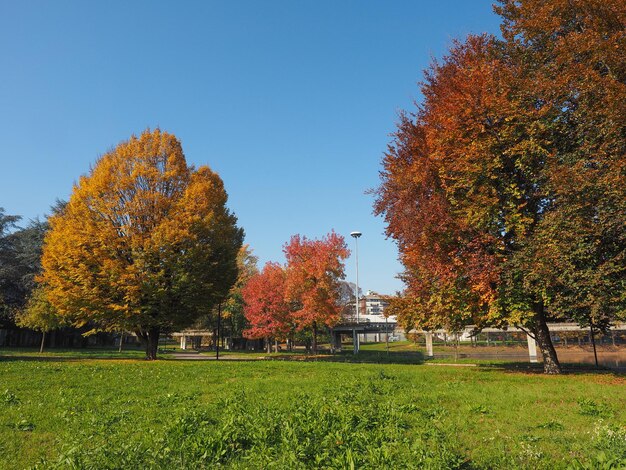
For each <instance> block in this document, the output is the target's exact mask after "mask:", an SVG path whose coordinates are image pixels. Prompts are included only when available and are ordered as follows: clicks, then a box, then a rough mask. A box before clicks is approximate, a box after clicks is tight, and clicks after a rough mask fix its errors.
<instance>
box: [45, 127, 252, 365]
mask: <svg viewBox="0 0 626 470" xmlns="http://www.w3.org/2000/svg"><path fill="white" fill-rule="evenodd" d="M226 202H227V195H226V191H225V190H224V185H223V183H222V180H221V179H220V177H219V176H218V175H217V174H216V173H214V172H213V171H211V170H210V169H209V168H208V167H206V166H202V167H200V168H198V169H195V168H194V167H192V166H189V165H187V163H186V161H185V156H184V154H183V151H182V147H181V144H180V142H179V141H178V140H177V139H176V137H175V136H173V135H171V134H168V133H166V132H161V131H160V130H158V129H157V130H155V131H152V132H151V131H149V130H147V131H145V132H144V133H142V134H141V136H139V137H135V136H133V137H131V138H130V140H128V141H126V142H122V143H121V144H119V145H118V146H117V147H116V148H115V149H114V150H112V151H110V152H108V153H106V154H105V155H103V156H102V157H100V158H99V159H98V161H97V162H96V164H95V166H94V167H93V168H92V170H91V171H90V173H89V175H86V176H82V177H81V178H80V180H79V182H78V183H77V184H76V185H75V187H74V190H73V193H72V195H71V198H70V200H69V202H68V204H67V206H66V207H65V208H64V209H63V211H61V212H60V213H58V214H56V215H54V216H53V217H51V218H50V226H51V229H50V231H49V232H48V234H47V236H46V239H45V243H44V251H43V257H42V265H43V275H42V279H41V280H42V281H43V282H44V283H45V285H46V288H47V290H46V292H47V297H48V300H49V302H50V303H51V304H52V306H53V307H54V308H55V309H56V311H57V312H58V313H59V314H61V315H64V316H66V317H70V318H71V319H72V320H73V321H74V322H75V323H87V322H90V323H93V324H95V325H97V326H98V327H99V328H102V329H122V330H132V331H135V332H136V334H137V335H138V336H139V338H141V339H142V340H143V341H145V344H146V357H147V358H148V359H155V358H156V354H157V346H158V339H159V336H160V334H161V333H162V332H168V331H172V330H176V329H180V328H184V327H186V326H188V325H190V324H191V323H192V322H193V321H194V320H195V319H197V318H198V317H199V316H200V315H203V314H206V313H209V312H210V311H211V309H212V307H213V306H214V305H216V304H217V303H218V302H219V301H221V300H223V299H224V298H225V297H226V295H227V294H228V291H229V289H230V288H231V286H232V285H233V283H234V281H235V279H236V277H237V264H236V257H237V252H238V250H239V249H240V247H241V245H242V239H243V231H242V230H241V229H240V228H238V227H237V225H236V218H235V216H234V215H233V214H232V213H231V212H230V211H229V210H228V209H227V207H226Z"/></svg>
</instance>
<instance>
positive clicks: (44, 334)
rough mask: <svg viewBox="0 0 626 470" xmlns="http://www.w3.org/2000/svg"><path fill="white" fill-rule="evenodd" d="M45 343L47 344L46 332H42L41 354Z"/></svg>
mask: <svg viewBox="0 0 626 470" xmlns="http://www.w3.org/2000/svg"><path fill="white" fill-rule="evenodd" d="M45 342H46V332H45V331H42V332H41V346H39V354H41V353H42V352H43V345H44V343H45Z"/></svg>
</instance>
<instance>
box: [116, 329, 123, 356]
mask: <svg viewBox="0 0 626 470" xmlns="http://www.w3.org/2000/svg"><path fill="white" fill-rule="evenodd" d="M123 345H124V332H123V331H122V335H121V336H120V347H119V348H118V350H117V352H122V348H123Z"/></svg>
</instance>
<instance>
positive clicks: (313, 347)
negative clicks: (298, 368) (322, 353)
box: [312, 322, 317, 354]
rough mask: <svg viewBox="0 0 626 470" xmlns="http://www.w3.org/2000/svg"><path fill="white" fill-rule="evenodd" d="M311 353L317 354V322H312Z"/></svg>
mask: <svg viewBox="0 0 626 470" xmlns="http://www.w3.org/2000/svg"><path fill="white" fill-rule="evenodd" d="M312 349H313V354H317V322H313V344H312Z"/></svg>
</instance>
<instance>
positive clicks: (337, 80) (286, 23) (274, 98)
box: [0, 0, 499, 293]
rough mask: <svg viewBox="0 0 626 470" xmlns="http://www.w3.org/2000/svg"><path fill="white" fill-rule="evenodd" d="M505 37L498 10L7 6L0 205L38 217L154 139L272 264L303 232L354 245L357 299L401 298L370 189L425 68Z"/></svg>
mask: <svg viewBox="0 0 626 470" xmlns="http://www.w3.org/2000/svg"><path fill="white" fill-rule="evenodd" d="M498 24H499V19H498V17H496V16H495V15H494V14H493V13H492V10H491V1H489V0H471V1H470V0H456V1H452V0H447V1H443V0H432V1H426V0H423V1H415V0H413V1H397V2H394V1H382V0H381V1H362V0H361V1H357V0H355V1H337V0H334V1H319V0H318V1H293V0H286V1H272V0H267V1H235V0H229V1H219V2H218V1H197V2H192V1H185V2H174V1H171V2H158V1H109V0H107V1H101V2H85V1H73V2H72V1H63V0H58V1H38V2H35V1H29V0H24V1H13V0H0V141H1V142H2V144H1V145H0V159H1V163H2V165H1V166H0V207H4V208H5V209H6V212H7V213H9V214H18V215H22V216H24V217H25V219H28V218H33V217H35V216H38V215H42V214H44V213H45V212H46V211H47V210H48V207H49V206H50V205H51V204H52V203H53V202H54V200H55V199H56V198H68V196H69V194H70V192H71V189H72V184H73V183H74V181H76V180H77V178H78V176H79V175H81V174H84V173H86V172H88V171H89V168H90V165H91V164H92V163H93V162H94V161H95V159H96V158H97V157H98V155H100V154H102V153H104V152H105V151H107V150H108V149H110V148H111V147H113V146H115V145H116V144H117V143H118V142H120V141H122V140H125V139H127V138H128V137H129V136H130V135H131V134H133V133H140V132H141V131H142V130H144V129H145V128H147V127H151V128H154V127H156V126H159V127H160V128H161V129H163V130H166V131H168V132H172V133H174V134H176V135H177V136H178V138H179V139H180V140H181V141H182V144H183V148H184V150H185V154H186V157H187V159H188V161H189V162H191V163H194V164H196V165H200V164H208V165H209V166H211V167H212V168H213V169H214V170H216V171H217V172H218V173H219V174H220V175H221V176H222V178H223V179H224V182H225V185H226V189H227V191H228V193H229V195H230V199H229V206H230V208H231V209H232V210H233V211H234V212H235V213H236V214H237V216H238V217H239V222H240V225H241V226H242V227H243V228H244V229H245V231H246V242H247V243H249V244H250V245H251V246H252V248H253V249H254V251H255V253H256V254H257V255H258V256H259V257H260V260H261V263H264V262H265V261H268V260H274V261H281V262H282V261H283V255H282V245H283V244H284V243H285V242H286V241H287V240H288V239H289V237H290V236H291V235H292V234H295V233H300V234H303V235H306V236H308V237H318V236H321V235H323V234H325V233H327V232H329V231H330V230H331V229H334V230H335V231H336V232H338V233H341V234H343V235H345V236H346V237H347V238H348V241H349V244H350V248H351V249H353V248H354V243H353V240H352V239H350V238H349V236H348V234H349V233H350V231H353V230H360V231H362V232H363V237H362V238H361V239H360V240H359V262H360V269H359V273H360V281H361V282H360V285H361V287H362V288H363V289H364V290H367V289H371V290H376V291H378V292H381V293H393V292H394V291H396V290H398V289H401V288H402V283H401V282H400V281H399V280H397V279H396V278H395V276H396V274H397V273H398V272H399V271H400V270H401V266H400V264H399V263H398V261H397V249H396V246H395V244H394V243H393V242H392V241H390V240H386V239H385V236H384V234H383V232H384V225H383V221H382V220H381V219H380V218H375V217H374V216H373V215H372V197H371V196H369V195H366V194H365V191H366V190H367V189H368V188H372V187H375V186H376V185H377V184H378V171H379V169H380V161H381V158H382V154H383V152H384V151H385V148H386V146H387V143H388V142H389V140H390V137H389V134H390V133H391V132H393V130H394V125H395V122H396V120H397V113H398V111H399V110H401V109H412V108H413V101H414V100H418V99H419V92H418V88H417V82H418V81H419V80H420V79H421V77H422V71H423V69H424V68H426V67H427V65H428V63H429V62H430V59H431V58H432V57H439V56H441V55H442V54H443V53H444V52H445V50H446V49H447V47H448V46H449V45H450V44H451V41H452V40H453V39H455V38H462V37H464V36H465V35H466V34H468V33H481V32H491V33H494V34H497V33H498ZM346 272H347V275H348V280H351V281H354V258H351V259H350V260H348V263H347V270H346Z"/></svg>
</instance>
